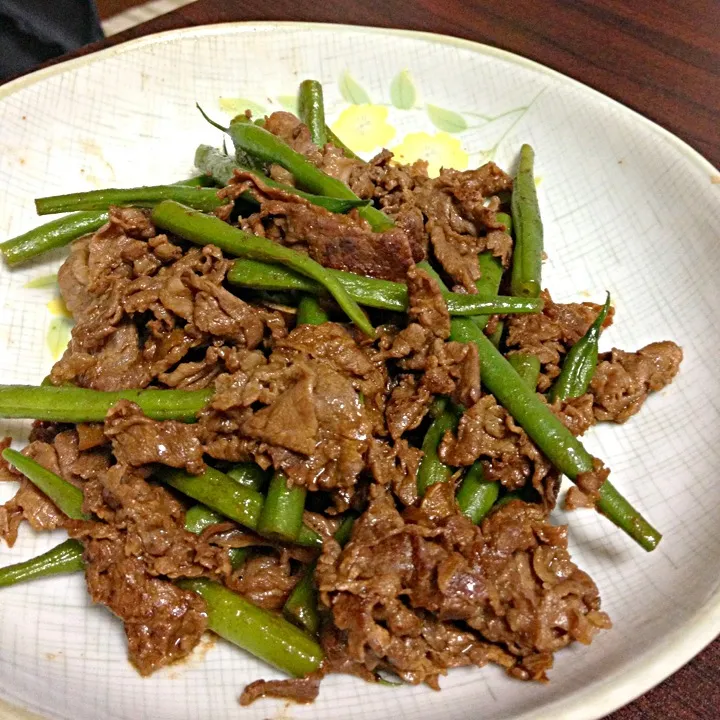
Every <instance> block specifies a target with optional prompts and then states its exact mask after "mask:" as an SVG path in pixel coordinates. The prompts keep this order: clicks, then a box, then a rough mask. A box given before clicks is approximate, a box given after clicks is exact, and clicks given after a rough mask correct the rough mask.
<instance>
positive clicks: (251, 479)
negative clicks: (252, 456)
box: [225, 462, 268, 490]
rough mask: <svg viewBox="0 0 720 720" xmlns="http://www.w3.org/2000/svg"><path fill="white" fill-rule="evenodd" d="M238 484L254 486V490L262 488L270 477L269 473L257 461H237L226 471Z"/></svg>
mask: <svg viewBox="0 0 720 720" xmlns="http://www.w3.org/2000/svg"><path fill="white" fill-rule="evenodd" d="M225 474H226V475H227V476H228V477H231V478H232V479H233V480H234V481H235V482H236V483H238V485H244V486H245V487H249V488H252V489H253V490H262V489H263V487H264V486H265V483H266V482H267V479H268V473H267V472H266V471H265V470H263V469H262V468H261V467H260V466H259V465H256V464H255V463H251V462H247V463H237V464H236V465H233V466H232V467H231V468H230V469H229V470H227V471H226V472H225Z"/></svg>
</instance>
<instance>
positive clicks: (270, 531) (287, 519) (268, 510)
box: [257, 472, 307, 542]
mask: <svg viewBox="0 0 720 720" xmlns="http://www.w3.org/2000/svg"><path fill="white" fill-rule="evenodd" d="M306 495H307V490H306V489H305V488H304V487H300V486H297V485H296V486H293V487H288V484H287V478H286V477H285V475H284V474H283V473H281V472H276V473H275V475H273V477H272V479H271V480H270V485H269V486H268V491H267V496H266V498H265V504H264V505H263V508H262V512H261V513H260V518H259V520H258V524H257V529H258V532H259V533H260V534H261V535H266V536H267V537H273V538H278V539H280V540H284V541H286V542H296V541H297V538H298V534H299V533H300V528H301V527H302V524H303V522H302V520H303V512H304V511H305V496H306Z"/></svg>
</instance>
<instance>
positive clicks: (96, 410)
mask: <svg viewBox="0 0 720 720" xmlns="http://www.w3.org/2000/svg"><path fill="white" fill-rule="evenodd" d="M212 394H213V390H210V389H208V390H116V391H111V392H106V391H103V390H89V389H87V388H78V387H73V386H70V385H63V386H59V387H58V386H50V385H40V386H34V385H0V418H30V419H32V420H48V421H51V422H68V423H81V422H102V421H103V420H104V419H105V416H106V415H107V412H108V410H109V409H110V408H111V407H112V406H113V405H114V404H115V403H116V402H118V401H119V400H130V401H132V402H134V403H137V404H138V405H139V406H140V409H141V410H142V411H143V413H145V415H147V416H148V417H149V418H152V419H153V420H183V421H189V422H191V421H193V420H194V419H195V417H196V416H197V414H198V413H199V412H200V411H201V410H202V409H203V408H204V407H205V405H207V403H208V402H209V401H210V398H211V397H212Z"/></svg>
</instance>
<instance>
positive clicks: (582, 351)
mask: <svg viewBox="0 0 720 720" xmlns="http://www.w3.org/2000/svg"><path fill="white" fill-rule="evenodd" d="M609 310H610V293H608V294H607V298H606V300H605V304H604V305H603V307H602V310H600V312H599V313H598V316H597V317H596V318H595V321H594V322H593V324H592V325H591V326H590V327H589V328H588V331H587V332H586V333H585V335H583V336H582V337H581V338H580V340H578V341H577V342H576V343H575V344H574V345H573V346H572V347H571V348H570V352H568V354H567V356H566V357H565V361H564V362H563V366H562V370H561V372H560V375H559V376H558V378H557V380H555V382H554V383H553V386H552V387H551V388H550V392H549V395H550V400H551V402H554V401H555V400H569V399H570V398H575V397H580V395H584V394H585V393H586V392H587V389H588V387H590V381H591V380H592V379H593V375H594V374H595V368H596V367H597V363H598V343H599V342H600V333H601V332H602V324H603V323H604V322H605V318H606V317H607V314H608V312H609Z"/></svg>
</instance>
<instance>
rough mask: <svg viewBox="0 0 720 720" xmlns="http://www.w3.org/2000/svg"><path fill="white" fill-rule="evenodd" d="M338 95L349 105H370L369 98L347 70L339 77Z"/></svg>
mask: <svg viewBox="0 0 720 720" xmlns="http://www.w3.org/2000/svg"><path fill="white" fill-rule="evenodd" d="M340 94H341V95H342V96H343V99H344V100H345V101H346V102H349V103H350V104H351V105H369V104H370V96H369V95H368V94H367V93H366V92H365V89H364V88H363V87H362V86H361V85H359V84H358V82H357V80H355V79H354V78H353V77H352V76H351V75H350V73H349V72H348V71H347V70H346V71H345V72H344V73H343V74H342V75H341V76H340Z"/></svg>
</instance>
